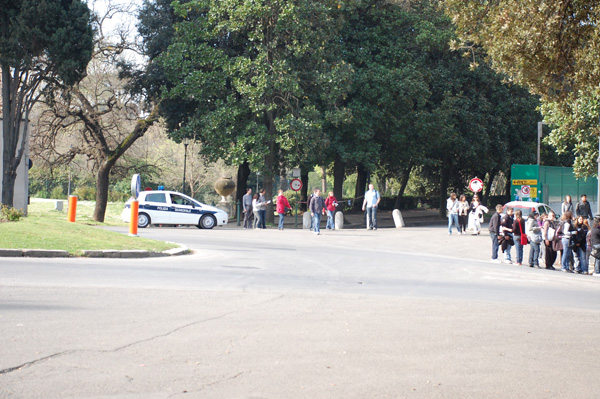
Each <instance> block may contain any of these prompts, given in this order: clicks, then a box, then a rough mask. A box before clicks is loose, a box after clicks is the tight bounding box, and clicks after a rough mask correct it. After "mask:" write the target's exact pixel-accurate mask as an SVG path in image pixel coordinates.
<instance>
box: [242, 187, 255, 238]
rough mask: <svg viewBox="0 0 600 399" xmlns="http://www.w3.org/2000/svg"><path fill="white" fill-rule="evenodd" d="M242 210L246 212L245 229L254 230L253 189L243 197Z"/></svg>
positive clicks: (249, 189)
mask: <svg viewBox="0 0 600 399" xmlns="http://www.w3.org/2000/svg"><path fill="white" fill-rule="evenodd" d="M242 210H243V211H244V228H245V229H251V228H252V213H253V212H252V189H251V188H248V189H247V190H246V194H244V196H243V197H242Z"/></svg>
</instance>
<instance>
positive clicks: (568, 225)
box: [558, 211, 575, 273]
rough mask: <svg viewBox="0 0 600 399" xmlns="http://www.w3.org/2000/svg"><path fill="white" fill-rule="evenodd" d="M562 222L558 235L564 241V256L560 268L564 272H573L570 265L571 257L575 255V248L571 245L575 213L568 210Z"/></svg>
mask: <svg viewBox="0 0 600 399" xmlns="http://www.w3.org/2000/svg"><path fill="white" fill-rule="evenodd" d="M560 220H561V223H560V225H559V230H558V237H559V238H560V240H561V242H562V248H563V250H562V256H561V258H560V270H561V271H562V272H564V273H573V271H572V270H571V267H570V265H569V263H570V260H571V257H572V256H573V250H572V247H571V234H572V233H573V232H574V231H575V227H574V226H573V213H572V212H570V211H567V212H565V213H563V214H562V216H561V217H560Z"/></svg>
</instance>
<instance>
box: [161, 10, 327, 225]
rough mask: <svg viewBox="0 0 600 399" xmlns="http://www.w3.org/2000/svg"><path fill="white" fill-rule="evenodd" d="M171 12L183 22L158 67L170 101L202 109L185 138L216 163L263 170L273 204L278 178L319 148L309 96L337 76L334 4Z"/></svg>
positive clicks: (318, 119) (188, 123)
mask: <svg viewBox="0 0 600 399" xmlns="http://www.w3.org/2000/svg"><path fill="white" fill-rule="evenodd" d="M175 9H176V10H177V12H178V13H179V15H180V17H182V18H184V19H185V20H184V21H183V22H181V23H180V24H178V25H177V35H176V37H175V39H174V41H173V44H172V45H171V46H170V47H169V51H168V53H167V54H166V55H165V56H164V57H163V58H162V64H163V66H164V68H165V70H166V72H167V76H168V78H169V80H170V81H171V83H172V84H174V87H173V88H171V89H169V90H168V92H167V93H166V96H165V98H166V99H170V100H183V101H192V100H193V102H194V103H195V105H196V107H195V110H194V112H192V113H189V114H187V115H179V117H180V118H181V119H180V121H182V122H183V125H182V129H181V130H182V132H181V134H184V135H187V136H188V137H193V135H195V137H196V139H198V140H199V141H201V143H202V151H203V154H205V155H206V156H207V158H208V159H210V160H215V159H218V158H222V159H224V160H225V161H226V162H227V163H232V164H236V165H240V164H243V163H244V162H248V163H250V164H252V165H254V166H255V167H258V168H259V169H260V170H261V171H262V174H263V176H264V182H265V189H266V191H267V196H268V197H270V196H272V194H273V187H272V186H273V177H274V176H275V175H276V174H279V173H280V171H281V170H282V169H285V168H286V167H288V166H289V165H297V164H300V163H301V161H302V160H303V159H304V158H306V157H308V156H310V154H312V153H314V152H315V151H317V150H318V148H319V147H320V146H321V145H322V144H323V143H322V135H321V126H322V122H323V115H322V113H321V112H320V110H318V109H317V107H316V106H315V99H314V98H312V97H311V95H312V93H314V92H315V87H316V86H317V84H318V83H319V82H322V81H326V80H327V77H328V76H329V75H331V74H332V73H333V72H331V70H332V69H331V65H329V64H327V62H326V59H327V57H326V56H325V54H326V51H327V50H326V48H325V46H324V43H325V42H327V41H328V39H329V37H331V35H332V33H333V32H334V31H335V29H336V28H337V24H336V20H335V18H334V17H333V16H334V14H333V2H329V1H327V2H318V1H310V0H299V1H293V2H290V1H282V0H260V1H244V0H238V1H230V2H223V1H209V0H206V1H201V0H196V1H191V2H188V3H186V4H185V5H182V4H178V3H175ZM167 119H173V115H167ZM176 134H177V133H176ZM267 215H268V217H269V218H270V219H272V212H268V213H267Z"/></svg>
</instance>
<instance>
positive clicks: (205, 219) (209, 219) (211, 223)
mask: <svg viewBox="0 0 600 399" xmlns="http://www.w3.org/2000/svg"><path fill="white" fill-rule="evenodd" d="M199 224H200V228H203V229H212V228H213V227H215V225H216V224H217V220H216V219H215V217H214V216H213V215H204V216H202V218H200V223H199Z"/></svg>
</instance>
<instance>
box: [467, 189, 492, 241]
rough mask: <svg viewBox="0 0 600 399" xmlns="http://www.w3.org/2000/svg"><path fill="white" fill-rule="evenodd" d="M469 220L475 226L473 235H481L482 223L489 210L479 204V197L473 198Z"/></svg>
mask: <svg viewBox="0 0 600 399" xmlns="http://www.w3.org/2000/svg"><path fill="white" fill-rule="evenodd" d="M469 211H470V212H469V219H471V223H469V224H472V226H473V235H474V236H475V235H479V234H480V233H481V223H482V222H483V215H484V214H485V213H487V212H488V209H487V208H486V207H485V206H483V205H482V204H481V202H479V196H477V195H475V196H473V201H472V202H471V206H470V207H469Z"/></svg>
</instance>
